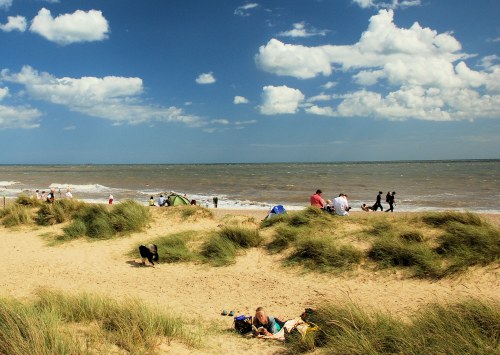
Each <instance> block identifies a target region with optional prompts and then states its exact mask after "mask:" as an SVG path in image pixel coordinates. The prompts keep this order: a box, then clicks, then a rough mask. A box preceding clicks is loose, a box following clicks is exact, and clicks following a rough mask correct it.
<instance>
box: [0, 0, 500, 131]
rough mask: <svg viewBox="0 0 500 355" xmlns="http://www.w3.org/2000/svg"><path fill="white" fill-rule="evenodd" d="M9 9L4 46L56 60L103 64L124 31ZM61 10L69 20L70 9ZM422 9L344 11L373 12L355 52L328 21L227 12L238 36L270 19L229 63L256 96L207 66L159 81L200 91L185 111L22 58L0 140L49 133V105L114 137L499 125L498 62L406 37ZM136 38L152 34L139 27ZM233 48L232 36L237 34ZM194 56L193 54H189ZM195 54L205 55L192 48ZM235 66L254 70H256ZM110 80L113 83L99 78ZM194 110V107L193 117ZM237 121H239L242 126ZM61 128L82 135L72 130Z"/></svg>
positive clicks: (243, 9) (51, 8)
mask: <svg viewBox="0 0 500 355" xmlns="http://www.w3.org/2000/svg"><path fill="white" fill-rule="evenodd" d="M17 1H18V0H0V15H1V16H0V36H2V37H4V38H8V37H9V36H18V37H16V38H17V39H16V40H17V41H24V40H28V39H29V40H30V41H36V46H37V48H43V47H44V46H48V44H51V45H52V47H50V48H51V50H57V51H59V52H61V53H62V52H64V51H70V50H72V48H74V49H75V50H84V48H89V49H88V50H89V51H91V50H92V51H94V50H95V51H101V52H105V48H106V46H108V45H109V44H111V43H112V42H113V41H115V38H116V37H119V36H124V34H127V31H128V30H127V28H126V26H125V27H123V28H122V27H120V26H124V25H123V23H122V22H120V21H119V19H117V18H114V17H113V13H112V12H109V11H108V12H106V11H103V10H101V9H99V8H98V7H97V6H96V5H98V4H99V2H93V3H92V8H87V9H73V10H72V11H66V12H61V11H58V10H57V9H59V7H58V6H62V5H63V4H62V3H61V2H59V1H57V0H50V1H49V0H45V1H43V0H39V1H38V3H35V5H37V4H38V5H39V6H40V9H38V10H36V11H35V9H32V11H31V12H32V14H33V15H32V16H31V18H30V16H29V15H28V14H27V13H26V14H23V13H11V12H13V11H14V9H17V8H16V7H15V5H16V2H17ZM65 6H66V7H65V9H67V8H68V6H69V7H70V4H65ZM339 6H340V5H339ZM423 6H426V4H423V3H422V2H421V1H420V0H392V1H390V0H387V1H376V0H351V1H346V8H347V9H349V10H350V11H354V10H356V11H357V13H362V11H365V13H366V11H372V12H373V13H372V14H371V15H370V16H369V17H367V18H368V20H367V22H365V25H364V29H363V30H360V31H359V32H358V33H357V34H354V35H352V34H351V37H350V38H357V40H356V41H352V40H351V41H347V40H345V39H342V35H343V34H342V28H340V29H339V28H332V27H331V25H332V24H330V26H325V23H329V21H328V16H329V15H328V14H319V13H318V14H317V16H318V19H319V16H321V18H322V19H323V18H325V17H326V20H323V21H318V22H317V23H314V22H313V20H312V19H311V17H309V18H307V19H300V15H297V14H296V15H294V16H290V18H289V19H285V20H283V19H282V18H280V17H281V15H280V16H275V17H272V16H273V15H274V14H275V13H277V12H278V11H280V10H279V9H282V8H281V7H280V6H278V5H276V6H275V7H273V6H272V2H271V4H264V3H258V2H247V3H242V4H240V5H239V6H234V5H233V6H232V8H231V9H229V11H227V12H226V15H225V16H231V17H232V19H231V21H233V22H234V23H236V24H238V23H241V26H243V25H244V24H245V23H247V22H249V21H253V20H255V19H256V18H257V17H258V16H260V17H261V18H265V16H267V19H266V23H267V24H268V27H269V30H267V31H268V32H267V33H271V35H269V36H268V37H267V38H264V37H263V36H260V37H259V41H260V44H259V45H258V46H256V47H254V48H253V50H252V49H251V50H248V49H247V50H246V51H243V50H241V51H240V52H242V53H246V54H245V55H246V57H237V59H236V57H235V60H234V62H235V63H238V62H239V63H241V64H240V70H241V71H246V72H248V73H252V72H254V73H255V74H249V77H255V78H256V81H255V82H254V83H252V84H253V85H243V84H242V83H238V82H234V81H237V80H236V79H233V82H228V79H227V77H228V75H226V74H225V73H224V65H221V66H217V65H216V64H215V63H217V62H218V61H219V62H220V60H207V61H206V64H205V65H204V66H203V68H200V69H197V70H198V71H197V72H196V73H189V76H188V75H186V76H185V77H184V78H183V80H182V81H180V82H174V81H172V82H170V81H169V80H165V85H171V86H174V87H175V85H186V84H185V83H187V82H194V83H195V84H196V85H197V87H198V88H197V89H196V90H197V91H196V95H197V96H196V97H197V98H196V99H193V97H190V96H189V94H187V95H186V96H185V97H180V98H179V100H178V101H181V99H182V101H183V102H189V105H188V104H185V105H184V106H185V107H181V104H179V103H177V104H176V103H172V101H170V100H169V99H168V97H167V96H165V95H163V94H158V95H156V94H155V90H159V91H160V92H163V91H164V89H163V88H162V89H159V88H157V87H156V83H155V84H153V83H152V82H154V81H155V80H154V79H155V76H154V75H153V76H151V77H149V76H144V77H141V76H139V75H136V76H134V75H132V76H131V75H129V74H128V72H132V71H128V72H125V71H122V73H123V74H122V73H120V69H119V67H116V68H113V67H108V68H107V69H106V67H104V66H103V67H102V69H101V70H95V69H94V70H92V71H91V70H89V71H88V72H86V70H85V66H81V67H80V68H79V70H74V71H71V70H70V69H71V65H69V69H66V68H65V69H64V70H57V69H54V68H53V67H52V72H49V71H47V70H46V69H44V68H45V67H48V66H47V65H46V64H44V63H43V62H40V63H38V62H37V61H35V60H34V59H33V58H31V57H30V56H25V57H24V58H22V59H21V60H22V61H23V62H22V63H20V62H18V66H17V67H16V66H15V65H6V64H5V62H2V61H0V130H32V129H38V128H40V127H42V126H43V125H45V124H48V121H49V120H50V117H47V114H46V112H45V111H46V110H47V107H48V106H46V105H54V106H58V107H60V108H63V109H65V110H67V112H68V113H78V114H80V115H83V116H87V117H90V118H94V119H101V120H104V121H108V122H110V123H111V125H114V126H122V125H134V126H137V125H155V124H176V125H182V126H185V127H189V128H191V129H193V128H195V129H196V128H197V129H199V130H200V131H202V132H205V133H214V132H220V131H223V130H228V129H245V128H247V127H248V126H249V125H251V126H256V125H259V124H260V123H261V122H263V121H264V120H270V119H272V117H273V116H276V118H277V119H279V117H280V116H287V117H294V116H296V117H301V118H304V119H305V118H309V117H325V118H336V119H339V118H340V119H345V120H349V119H351V118H355V117H356V118H360V117H365V118H369V119H373V120H381V121H383V120H387V121H406V120H422V121H448V122H453V121H476V120H482V119H490V120H495V119H498V118H500V56H499V55H498V52H495V51H494V50H492V52H490V53H481V54H478V53H474V52H473V51H469V50H468V48H464V46H463V45H462V43H461V41H460V38H459V37H458V36H457V35H456V34H455V33H454V32H453V29H449V30H448V31H440V30H437V29H434V28H433V27H432V25H426V26H423V25H421V24H420V23H419V20H418V19H417V18H416V19H414V20H413V21H411V22H412V23H411V24H410V25H407V26H403V25H398V24H396V23H397V22H398V21H397V19H398V14H399V13H400V12H402V11H406V12H407V13H405V14H406V16H407V17H408V11H410V10H411V9H417V8H421V7H423ZM27 12H28V11H27ZM221 12H222V11H221ZM228 12H229V14H227V13H228ZM278 18H280V19H279V21H278V20H277V19H278ZM219 21H220V19H219ZM429 22H431V21H427V23H429ZM406 23H410V22H409V21H408V20H407V21H406ZM278 25H279V26H278ZM436 25H437V24H436ZM115 26H116V27H115ZM437 27H439V26H437ZM144 29H145V31H152V29H151V27H148V25H147V24H145V25H144ZM173 31H174V29H173V28H169V30H168V31H166V32H165V33H166V34H165V36H166V37H168V36H175V35H180V33H181V32H179V33H172V32H173ZM179 31H182V30H179ZM271 31H272V32H271ZM132 34H133V35H135V34H134V33H132ZM221 36H225V34H224V33H222V34H221ZM228 36H229V34H228ZM230 36H236V34H234V31H233V32H231V35H230ZM31 37H34V38H31ZM35 37H36V38H35ZM498 38H500V37H499V36H498V33H491V36H490V38H489V39H483V41H486V40H488V41H490V43H493V44H494V43H498ZM246 40H248V39H246ZM246 40H244V39H242V40H241V43H245V41H246ZM252 43H255V40H254V41H253V42H252ZM190 45H193V46H197V45H198V44H194V43H193V44H189V45H186V46H190ZM203 45H205V46H207V44H206V43H200V44H199V46H203ZM214 46H215V45H214ZM207 47H208V46H207ZM492 48H494V47H492ZM170 50H171V51H175V50H176V49H175V48H170ZM89 53H90V52H89ZM212 53H213V54H214V56H219V57H220V58H224V57H226V56H227V57H230V56H231V55H232V54H230V53H231V49H230V48H228V52H227V53H225V54H221V52H220V48H218V47H217V49H214V50H213V52H212ZM238 54H239V53H238ZM209 55H211V54H210V53H209V52H207V56H209ZM89 58H91V57H90V54H89ZM61 60H62V59H61ZM9 63H11V64H13V63H14V62H12V61H11V62H9ZM243 63H252V68H249V67H245V66H244V65H243ZM180 64H182V63H179V65H180ZM235 65H236V64H235ZM106 70H108V72H109V74H104V75H100V74H101V73H103V72H105V71H106ZM157 70H159V69H157ZM174 70H175V69H174ZM98 72H99V74H97V73H98ZM186 72H188V71H187V70H186ZM68 73H69V75H68ZM179 73H182V71H179ZM157 75H161V72H158V73H157ZM179 75H180V74H179ZM257 78H258V81H257ZM193 90H194V89H193ZM171 91H173V90H171ZM179 92H187V90H179ZM214 92H216V93H217V95H218V97H219V96H220V97H224V100H225V101H226V102H227V103H228V105H227V110H226V111H227V112H228V113H227V115H221V114H220V113H215V114H214V113H211V111H210V110H204V108H203V107H207V106H208V104H207V103H204V102H203V99H200V97H202V95H207V96H206V97H207V99H206V101H207V102H210V101H211V98H212V97H215V95H216V93H214ZM178 95H181V94H178ZM210 95H212V96H210ZM159 97H161V98H160V99H159ZM193 102H195V103H198V105H195V106H196V107H195V106H193V105H192V103H193ZM221 102H222V99H221ZM203 105H204V106H203ZM215 105H219V106H220V104H215ZM238 109H241V110H245V111H244V112H245V113H243V114H238V113H237V111H236V110H238ZM69 116H70V115H69ZM67 127H71V129H70V130H75V129H76V130H77V129H78V127H77V126H76V125H74V123H73V122H70V121H69V122H68V125H67Z"/></svg>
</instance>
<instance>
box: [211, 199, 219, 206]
mask: <svg viewBox="0 0 500 355" xmlns="http://www.w3.org/2000/svg"><path fill="white" fill-rule="evenodd" d="M212 200H213V202H214V208H217V205H218V203H219V198H218V197H217V196H214V198H213V199H212Z"/></svg>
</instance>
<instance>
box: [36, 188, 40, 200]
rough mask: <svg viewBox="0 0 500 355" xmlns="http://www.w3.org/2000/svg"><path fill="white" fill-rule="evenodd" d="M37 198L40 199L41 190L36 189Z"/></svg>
mask: <svg viewBox="0 0 500 355" xmlns="http://www.w3.org/2000/svg"><path fill="white" fill-rule="evenodd" d="M35 198H36V199H37V200H39V199H40V190H36V191H35Z"/></svg>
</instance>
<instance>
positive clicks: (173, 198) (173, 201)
mask: <svg viewBox="0 0 500 355" xmlns="http://www.w3.org/2000/svg"><path fill="white" fill-rule="evenodd" d="M167 199H168V205H169V206H184V205H190V204H191V203H190V202H189V200H188V199H187V198H185V197H184V196H181V195H178V194H170V195H168V197H167Z"/></svg>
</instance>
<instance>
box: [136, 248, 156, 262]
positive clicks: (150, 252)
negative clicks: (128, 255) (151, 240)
mask: <svg viewBox="0 0 500 355" xmlns="http://www.w3.org/2000/svg"><path fill="white" fill-rule="evenodd" d="M139 253H140V254H141V257H142V263H143V264H146V259H148V261H149V262H150V263H151V265H154V264H155V263H154V262H153V260H154V261H158V247H157V246H156V245H155V244H148V245H147V246H145V245H141V246H140V247H139Z"/></svg>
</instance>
